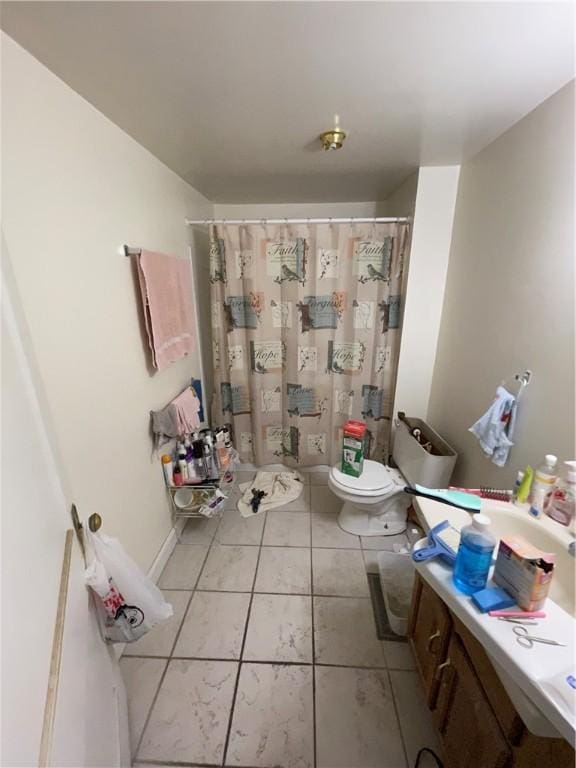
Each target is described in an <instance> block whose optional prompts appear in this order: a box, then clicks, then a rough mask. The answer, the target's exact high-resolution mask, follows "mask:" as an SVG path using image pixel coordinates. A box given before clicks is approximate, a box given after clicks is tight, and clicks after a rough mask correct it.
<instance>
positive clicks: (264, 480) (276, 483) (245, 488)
mask: <svg viewBox="0 0 576 768" xmlns="http://www.w3.org/2000/svg"><path fill="white" fill-rule="evenodd" d="M302 488H303V484H302V478H301V477H300V475H299V474H298V473H297V472H266V471H263V472H258V473H257V475H256V477H255V478H254V480H253V481H252V482H251V483H242V484H241V485H240V490H241V491H242V497H241V498H240V500H239V501H238V511H239V512H240V514H241V515H242V517H254V515H255V514H258V513H259V512H266V510H268V509H274V508H275V507H281V506H283V505H284V504H289V503H290V502H291V501H294V499H297V498H298V496H300V494H301V493H302ZM253 490H254V491H256V492H257V493H258V497H257V498H259V503H258V504H257V505H256V506H255V508H253V507H252V504H251V502H252V499H253V498H254V494H253V493H252V491H253ZM261 494H263V495H261Z"/></svg>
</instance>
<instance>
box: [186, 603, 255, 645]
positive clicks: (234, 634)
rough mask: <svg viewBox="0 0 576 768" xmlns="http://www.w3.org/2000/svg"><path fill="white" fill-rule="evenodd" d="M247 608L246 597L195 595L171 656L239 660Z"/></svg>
mask: <svg viewBox="0 0 576 768" xmlns="http://www.w3.org/2000/svg"><path fill="white" fill-rule="evenodd" d="M249 605H250V594H249V593H243V594H237V593H236V592H196V593H195V594H194V597H193V598H192V602H191V603H190V607H189V608H188V612H187V614H186V618H185V620H184V624H183V625H182V630H181V632H180V636H179V638H178V642H177V644H176V648H175V649H174V656H191V657H196V658H209V659H239V658H240V651H241V650H242V639H243V637H244V628H245V626H246V617H247V615H248V606H249Z"/></svg>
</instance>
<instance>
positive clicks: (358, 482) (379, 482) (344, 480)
mask: <svg viewBox="0 0 576 768" xmlns="http://www.w3.org/2000/svg"><path fill="white" fill-rule="evenodd" d="M332 478H333V479H334V480H335V481H336V482H337V483H338V484H339V485H343V486H345V487H346V488H350V489H352V490H354V489H356V490H358V491H385V490H386V489H387V488H389V487H390V486H391V485H394V480H393V479H392V477H391V476H390V473H389V472H388V469H387V468H386V467H385V466H384V464H380V463H379V462H378V461H371V460H370V459H367V460H366V461H365V462H364V471H363V472H362V474H361V475H360V477H352V476H351V475H346V474H344V472H342V471H341V470H340V468H339V467H337V466H336V467H332Z"/></svg>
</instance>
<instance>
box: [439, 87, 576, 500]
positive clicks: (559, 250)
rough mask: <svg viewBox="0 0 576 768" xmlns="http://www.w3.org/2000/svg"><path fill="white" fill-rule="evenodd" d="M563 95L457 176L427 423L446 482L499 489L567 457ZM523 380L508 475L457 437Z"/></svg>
mask: <svg viewBox="0 0 576 768" xmlns="http://www.w3.org/2000/svg"><path fill="white" fill-rule="evenodd" d="M574 202H575V201H574V84H573V83H572V84H569V85H568V86H566V87H564V88H563V89H562V90H561V91H559V92H558V93H557V94H555V95H554V96H552V97H551V98H550V99H548V100H547V101H546V102H544V103H543V104H542V105H540V106H539V107H538V108H537V109H536V110H534V111H533V112H532V113H531V114H529V115H528V116H527V117H525V118H524V119H523V120H521V121H520V122H519V123H517V124H516V125H515V126H513V127H512V128H511V129H510V130H509V131H507V132H506V133H505V134H503V135H502V136H501V137H500V138H499V139H497V140H496V141H495V142H493V143H492V144H490V145H489V146H488V147H487V148H486V149H484V150H483V151H482V152H480V153H479V154H478V155H476V156H475V157H474V158H473V159H472V160H470V161H469V162H467V163H465V164H464V165H463V166H462V172H461V176H460V185H459V190H458V199H457V205H456V216H455V224H454V233H453V240H452V248H451V255H450V265H449V271H448V281H447V287H446V298H445V303H444V310H443V314H442V325H441V333H440V343H439V349H438V356H437V359H436V365H435V370H434V379H433V386H432V396H431V402H430V409H429V417H430V421H431V423H432V425H433V426H434V427H435V428H436V429H438V431H439V432H440V433H441V434H442V435H443V437H445V438H446V439H447V440H448V441H449V442H450V443H451V444H452V445H453V446H454V447H455V448H456V450H457V451H458V452H459V454H460V458H459V461H458V465H457V472H456V475H455V478H454V479H455V480H456V481H457V482H458V483H463V484H466V485H469V486H473V487H476V486H478V485H479V484H485V485H495V486H498V487H505V488H510V487H511V486H512V484H513V481H514V479H515V476H516V470H517V469H518V468H522V467H524V466H525V465H526V464H527V463H530V464H532V465H534V464H537V463H538V462H539V461H540V460H541V459H542V457H543V455H544V454H545V453H549V452H552V453H556V454H558V455H559V456H560V457H561V458H564V459H567V458H573V457H574V454H575V452H576V451H575V447H574V399H575V383H574ZM525 368H530V369H532V371H533V374H534V375H533V379H532V383H531V384H530V386H529V387H528V389H527V390H526V392H525V395H524V399H523V402H522V403H521V409H520V415H519V423H518V429H517V432H516V438H515V441H516V446H515V447H514V448H513V449H512V452H511V455H510V460H509V463H508V466H507V467H506V468H504V469H498V468H497V467H496V466H495V465H493V464H492V463H491V462H489V461H487V460H486V459H484V458H483V454H482V452H481V450H480V448H479V447H478V445H477V443H476V441H475V438H474V437H473V436H472V435H471V434H470V433H468V432H467V429H468V427H469V426H470V425H471V424H472V423H473V422H474V421H475V420H476V419H477V418H478V417H479V416H480V415H481V414H482V413H483V412H484V411H485V410H486V408H487V406H488V405H489V404H490V402H491V400H492V397H493V395H494V392H495V388H496V386H497V385H498V384H499V383H500V382H501V380H502V379H503V378H504V377H508V376H510V375H511V374H512V375H513V374H514V373H515V372H519V371H523V370H524V369H525Z"/></svg>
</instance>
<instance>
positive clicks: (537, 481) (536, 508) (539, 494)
mask: <svg viewBox="0 0 576 768" xmlns="http://www.w3.org/2000/svg"><path fill="white" fill-rule="evenodd" d="M557 461H558V459H557V458H556V456H554V455H553V454H552V453H547V454H546V456H544V461H543V463H542V464H541V465H540V466H539V467H538V469H537V470H536V472H535V473H534V482H533V483H532V492H531V493H530V510H529V511H530V514H531V515H532V517H541V515H542V513H543V512H544V503H545V501H546V494H547V493H548V491H550V490H552V488H553V487H554V483H555V482H556V480H557V478H558V475H557V473H556V469H555V467H556V462H557Z"/></svg>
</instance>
